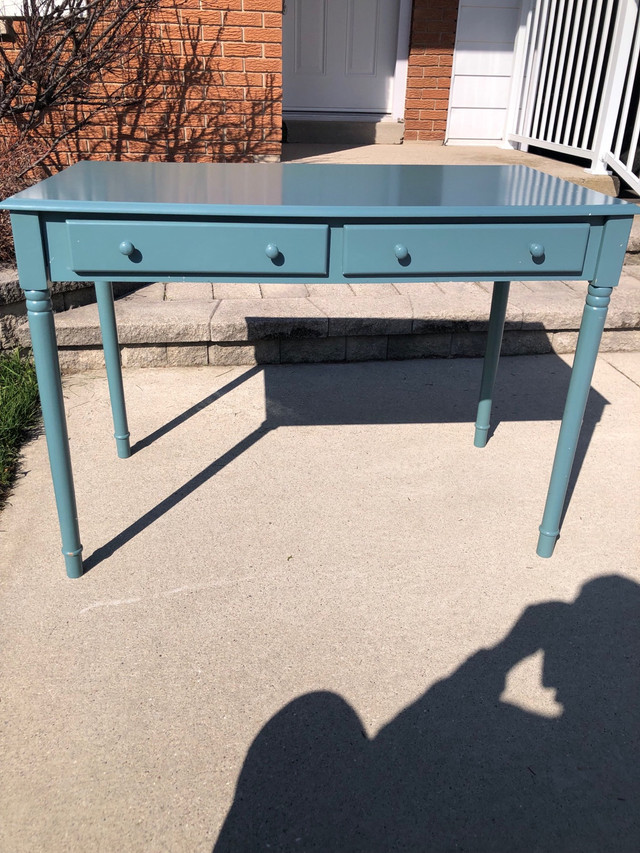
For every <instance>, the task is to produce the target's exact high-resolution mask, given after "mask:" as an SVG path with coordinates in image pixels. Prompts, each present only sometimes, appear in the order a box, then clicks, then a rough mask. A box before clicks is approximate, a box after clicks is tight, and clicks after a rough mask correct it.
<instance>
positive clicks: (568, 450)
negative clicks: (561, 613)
mask: <svg viewBox="0 0 640 853" xmlns="http://www.w3.org/2000/svg"><path fill="white" fill-rule="evenodd" d="M611 291H612V288H611V287H595V286H594V285H591V284H590V285H589V291H588V294H587V301H586V305H585V307H584V312H583V314H582V322H581V324H580V333H579V335H578V343H577V345H576V354H575V358H574V360H573V368H572V370H571V380H570V381H569V390H568V391H567V401H566V403H565V407H564V414H563V416H562V424H561V425H560V433H559V435H558V444H557V447H556V455H555V458H554V460H553V469H552V471H551V480H550V481H549V491H548V493H547V501H546V504H545V507H544V515H543V517H542V524H541V525H540V539H539V541H538V550H537V553H538V555H539V556H540V557H550V556H551V554H552V553H553V546H554V544H555V541H556V539H557V537H558V532H559V530H560V520H561V518H562V511H563V508H564V501H565V498H566V495H567V487H568V485H569V477H570V476H571V468H572V467H573V460H574V457H575V454H576V447H577V446H578V439H579V437H580V429H581V427H582V419H583V418H584V410H585V408H586V405H587V399H588V397H589V391H590V390H591V379H592V377H593V369H594V367H595V364H596V358H597V357H598V348H599V346H600V338H601V337H602V330H603V329H604V322H605V320H606V317H607V308H608V306H609V299H610V296H611Z"/></svg>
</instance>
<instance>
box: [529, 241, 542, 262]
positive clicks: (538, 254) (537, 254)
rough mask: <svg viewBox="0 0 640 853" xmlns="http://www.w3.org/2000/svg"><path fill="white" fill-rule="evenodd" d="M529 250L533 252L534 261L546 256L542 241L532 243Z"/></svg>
mask: <svg viewBox="0 0 640 853" xmlns="http://www.w3.org/2000/svg"><path fill="white" fill-rule="evenodd" d="M529 251H530V252H531V257H532V258H533V260H534V261H537V260H538V259H539V258H544V246H543V245H542V243H530V244H529Z"/></svg>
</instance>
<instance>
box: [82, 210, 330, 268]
mask: <svg viewBox="0 0 640 853" xmlns="http://www.w3.org/2000/svg"><path fill="white" fill-rule="evenodd" d="M67 231H68V235H69V251H70V258H71V268H72V269H73V270H74V271H75V272H76V273H87V274H88V273H90V274H91V275H92V276H96V277H98V276H105V277H107V276H109V275H114V276H115V275H118V274H127V275H131V274H136V273H145V274H146V273H155V274H157V275H163V274H164V275H171V274H179V275H184V274H186V273H200V274H204V275H206V274H207V273H211V274H217V275H219V274H225V273H230V274H235V275H255V274H264V275H269V274H271V275H280V276H282V275H306V274H309V275H324V274H326V272H327V263H328V247H329V229H328V226H326V225H289V224H282V223H276V224H265V223H259V224H255V225H251V224H248V223H217V222H178V223H175V222H146V223H143V222H127V221H122V222H115V221H108V222H104V221H99V220H90V221H89V220H68V221H67Z"/></svg>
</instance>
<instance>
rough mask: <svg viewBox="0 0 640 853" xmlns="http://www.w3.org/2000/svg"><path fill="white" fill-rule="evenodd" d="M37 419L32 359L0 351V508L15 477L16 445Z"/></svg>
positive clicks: (38, 404) (18, 445)
mask: <svg viewBox="0 0 640 853" xmlns="http://www.w3.org/2000/svg"><path fill="white" fill-rule="evenodd" d="M39 419H40V398H39V396H38V384H37V382H36V371H35V367H34V365H33V360H32V359H31V358H28V357H24V356H22V357H21V356H20V353H19V352H18V350H14V351H13V352H10V353H0V508H2V506H3V505H4V503H5V502H6V499H7V497H8V495H9V490H10V488H11V484H12V483H13V480H14V478H15V475H16V470H17V465H18V460H19V458H20V448H21V446H22V444H23V442H24V441H25V440H26V438H27V437H28V436H29V433H30V431H31V430H33V429H34V427H35V426H36V425H37V424H38V422H39Z"/></svg>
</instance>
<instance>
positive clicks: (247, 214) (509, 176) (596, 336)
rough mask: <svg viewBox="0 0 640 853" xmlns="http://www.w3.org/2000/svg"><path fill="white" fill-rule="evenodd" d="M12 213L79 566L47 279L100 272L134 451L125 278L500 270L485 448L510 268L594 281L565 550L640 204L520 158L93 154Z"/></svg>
mask: <svg viewBox="0 0 640 853" xmlns="http://www.w3.org/2000/svg"><path fill="white" fill-rule="evenodd" d="M0 207H2V208H5V209H8V210H10V211H12V217H11V218H12V225H13V228H14V237H15V245H16V254H17V259H18V270H19V274H20V282H21V286H22V287H23V289H24V290H25V292H26V295H27V307H28V315H29V323H30V327H31V332H32V338H33V348H34V356H35V362H36V370H37V373H38V384H39V386H40V391H41V399H42V408H43V417H44V422H45V431H46V435H47V444H48V448H49V457H50V463H51V471H52V476H53V481H54V489H55V494H56V503H57V507H58V517H59V520H60V528H61V533H62V541H63V553H64V554H65V560H66V563H67V572H68V574H69V575H70V576H71V577H78V576H79V575H80V574H81V572H82V559H81V552H82V545H81V544H80V539H79V532H78V523H77V512H76V505H75V494H74V487H73V476H72V471H71V460H70V455H69V444H68V438H67V432H66V420H65V413H64V405H63V398H62V388H61V383H60V371H59V364H58V355H57V349H56V341H55V331H54V325H53V317H52V312H51V301H50V298H49V293H48V289H47V288H48V281H47V277H48V276H49V277H51V278H53V279H54V280H65V279H66V278H69V279H76V280H86V278H88V277H89V278H94V279H95V280H96V293H97V298H98V306H99V312H100V322H101V328H102V332H103V343H104V348H105V361H106V364H107V371H108V381H109V389H110V395H111V399H112V411H113V417H114V427H115V433H116V443H117V445H118V453H119V455H121V456H126V455H128V454H129V452H130V448H129V436H128V427H127V422H126V411H125V404H124V393H123V389H122V374H121V370H120V360H119V352H118V339H117V330H116V322H115V313H114V310H113V297H112V291H111V284H110V281H111V279H115V280H120V281H134V280H140V278H141V277H144V276H147V275H148V274H149V273H153V274H154V278H158V279H159V280H167V281H168V280H180V278H184V277H188V278H189V279H195V280H202V281H211V280H214V281H215V280H221V278H222V280H229V278H230V277H233V278H234V279H235V278H237V280H239V281H241V280H254V279H253V278H252V276H258V278H259V279H260V278H262V277H268V278H269V279H270V280H281V281H295V280H301V281H316V280H317V281H340V280H354V281H358V280H361V281H366V280H371V279H374V280H375V279H376V278H377V277H378V278H379V277H381V276H384V278H385V279H387V278H388V280H406V281H411V280H414V281H421V280H432V281H438V280H442V277H443V275H446V278H447V279H462V280H464V279H465V278H468V277H469V276H470V275H472V276H473V277H474V278H479V279H485V280H486V279H499V280H498V281H495V285H494V293H493V298H492V311H491V319H490V330H489V335H488V341H487V352H486V356H485V364H484V367H483V379H482V387H481V393H480V402H479V405H478V417H477V424H476V433H475V443H476V444H477V445H478V446H483V445H484V443H486V435H487V431H488V429H489V417H490V410H491V401H492V397H493V387H494V382H495V376H496V370H497V365H498V357H499V352H500V341H501V338H502V330H503V327H504V316H505V311H506V305H507V296H508V289H509V282H508V281H507V280H506V279H507V278H508V277H510V276H507V274H506V273H507V272H509V273H514V274H516V275H518V277H519V278H522V279H525V280H536V279H538V280H540V279H541V280H546V279H553V278H579V277H588V278H590V279H591V286H590V288H589V295H588V297H587V304H586V306H585V310H584V315H583V321H582V326H581V330H580V336H579V341H578V348H577V351H576V357H575V362H574V368H573V371H572V378H571V383H570V387H569V394H568V397H567V403H566V407H565V413H564V416H563V421H562V426H561V430H560V437H559V440H558V448H557V451H556V458H555V461H554V467H553V472H552V476H551V482H550V486H549V493H548V496H547V503H546V507H545V512H544V517H543V522H542V525H541V528H540V539H539V545H538V553H539V554H540V555H541V556H550V554H551V552H552V551H553V546H554V543H555V540H556V538H557V536H558V530H559V524H560V517H561V512H562V508H563V503H564V500H565V496H566V489H567V483H568V479H569V476H570V472H571V466H572V464H573V455H574V452H575V447H576V444H577V440H578V434H579V430H580V426H581V422H582V417H583V413H584V407H585V404H586V400H587V396H588V393H589V386H590V382H591V376H592V373H593V366H594V363H595V359H596V356H597V351H598V345H599V341H600V337H601V334H602V328H603V325H604V319H605V316H606V305H607V304H608V301H609V295H610V293H611V289H612V288H613V287H615V285H616V284H617V282H618V278H619V275H620V271H621V268H622V263H623V259H624V250H625V247H626V243H627V240H628V236H629V231H630V228H631V222H632V217H633V214H634V212H635V208H634V207H633V206H630V205H628V204H626V203H624V202H620V201H619V200H617V199H611V198H608V197H606V196H603V195H601V194H599V193H596V192H593V191H591V190H587V189H586V188H584V187H578V186H577V185H574V184H569V183H566V182H564V181H560V180H559V179H556V178H553V177H551V176H549V175H543V174H541V173H538V172H535V171H534V170H531V169H527V168H526V167H519V166H518V167H513V166H509V167H506V166H499V167H438V166H336V165H290V164H288V165H286V166H281V165H273V164H272V165H249V164H225V165H216V164H213V165H211V164H209V165H206V164H140V163H137V164H131V163H80V164H77V165H76V166H73V167H71V168H70V169H68V170H66V171H64V172H62V173H60V174H58V175H56V176H54V177H52V178H49V179H47V180H46V181H43V182H42V183H41V184H38V185H36V186H35V187H31V188H30V189H28V190H25V191H24V192H23V193H19V194H18V195H17V196H14V197H12V198H11V199H8V200H7V201H5V202H4V203H3V204H2V205H0ZM416 238H418V242H417V244H416V242H415V240H416ZM412 265H413V266H412ZM416 265H417V268H418V272H416ZM132 267H136V269H137V270H138V271H137V272H129V270H130V269H131V268H132ZM156 269H157V270H158V274H157V275H156V273H155V270H156ZM211 270H213V272H211ZM159 273H162V274H159ZM503 278H504V279H505V280H502V279H503Z"/></svg>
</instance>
